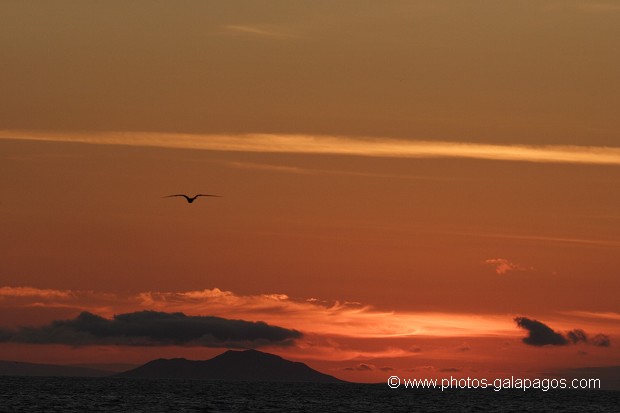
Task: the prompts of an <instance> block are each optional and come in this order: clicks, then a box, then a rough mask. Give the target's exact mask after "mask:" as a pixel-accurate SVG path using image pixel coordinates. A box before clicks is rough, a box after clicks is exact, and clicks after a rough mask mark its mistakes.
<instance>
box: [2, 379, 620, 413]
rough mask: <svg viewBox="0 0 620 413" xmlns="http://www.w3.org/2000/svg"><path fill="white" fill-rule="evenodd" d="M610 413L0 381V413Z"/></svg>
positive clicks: (383, 390)
mask: <svg viewBox="0 0 620 413" xmlns="http://www.w3.org/2000/svg"><path fill="white" fill-rule="evenodd" d="M450 411H457V412H576V413H577V412H579V413H583V412H614V413H617V412H619V411H620V392H619V391H606V390H549V391H547V392H543V391H541V390H528V391H525V392H524V391H520V390H502V391H499V392H495V391H493V390H491V389H486V390H446V391H443V392H442V391H441V390H428V389H416V390H412V389H404V388H399V389H390V388H389V387H388V386H387V384H352V383H338V384H304V383H249V382H240V383H236V382H208V381H200V380H174V379H120V378H74V377H71V378H67V377H8V376H4V377H0V412H29V413H31V412H63V413H65V412H80V413H83V412H87V413H91V412H149V413H154V412H450Z"/></svg>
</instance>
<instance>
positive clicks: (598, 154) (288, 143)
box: [0, 131, 620, 165]
mask: <svg viewBox="0 0 620 413" xmlns="http://www.w3.org/2000/svg"><path fill="white" fill-rule="evenodd" d="M0 139H13V140H40V141H54V142H79V143H90V144H97V145H128V146H145V147H162V148H181V149H197V150H211V151H228V152H266V153H306V154H323V155H350V156H364V157H383V158H469V159H488V160H496V161H521V162H543V163H576V164H601V165H620V148H617V147H595V146H567V145H565V146H563V145H545V146H534V145H500V144H480V143H471V142H445V141H444V142H439V141H423V140H404V139H392V138H369V137H348V136H329V135H285V134H243V135H234V134H230V135H214V134H210V135H198V134H179V133H176V134H175V133H147V132H100V133H88V134H80V133H62V134H61V133H39V132H22V131H0Z"/></svg>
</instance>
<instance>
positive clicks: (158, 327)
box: [0, 311, 302, 348]
mask: <svg viewBox="0 0 620 413" xmlns="http://www.w3.org/2000/svg"><path fill="white" fill-rule="evenodd" d="M301 336H302V334H301V333H300V332H298V331H296V330H289V329H286V328H282V327H278V326H272V325H269V324H267V323H264V322H262V321H257V322H252V321H244V320H229V319H225V318H220V317H211V316H188V315H185V314H183V313H164V312H157V311H139V312H134V313H127V314H119V315H115V316H114V318H113V319H111V320H110V319H107V318H103V317H100V316H98V315H96V314H92V313H89V312H83V313H81V314H80V315H79V316H77V317H76V318H74V319H70V320H57V321H52V322H51V323H50V324H48V325H45V326H40V327H21V328H19V329H17V330H13V331H9V330H2V331H0V341H4V342H6V341H11V342H17V343H33V344H69V345H78V346H79V345H96V344H103V345H105V344H117V345H135V346H170V345H180V346H205V347H229V348H254V347H260V346H263V345H268V344H270V345H273V344H279V345H288V344H291V343H292V341H293V340H295V339H297V338H300V337H301Z"/></svg>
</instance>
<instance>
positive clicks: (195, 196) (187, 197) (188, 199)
mask: <svg viewBox="0 0 620 413" xmlns="http://www.w3.org/2000/svg"><path fill="white" fill-rule="evenodd" d="M173 196H182V197H183V198H185V199H186V200H187V203H188V204H191V203H192V202H194V201H195V200H196V198H198V197H199V196H215V197H218V198H220V195H211V194H198V195H194V196H192V197H189V196H187V195H185V194H174V195H166V196H162V198H170V197H173Z"/></svg>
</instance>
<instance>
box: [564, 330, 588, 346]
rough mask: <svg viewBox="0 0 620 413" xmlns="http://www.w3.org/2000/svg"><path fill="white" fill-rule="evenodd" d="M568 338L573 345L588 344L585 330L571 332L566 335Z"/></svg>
mask: <svg viewBox="0 0 620 413" xmlns="http://www.w3.org/2000/svg"><path fill="white" fill-rule="evenodd" d="M566 338H567V339H568V341H570V342H571V343H573V344H577V343H587V342H588V336H587V335H586V332H585V331H583V330H571V331H569V332H568V333H566Z"/></svg>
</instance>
